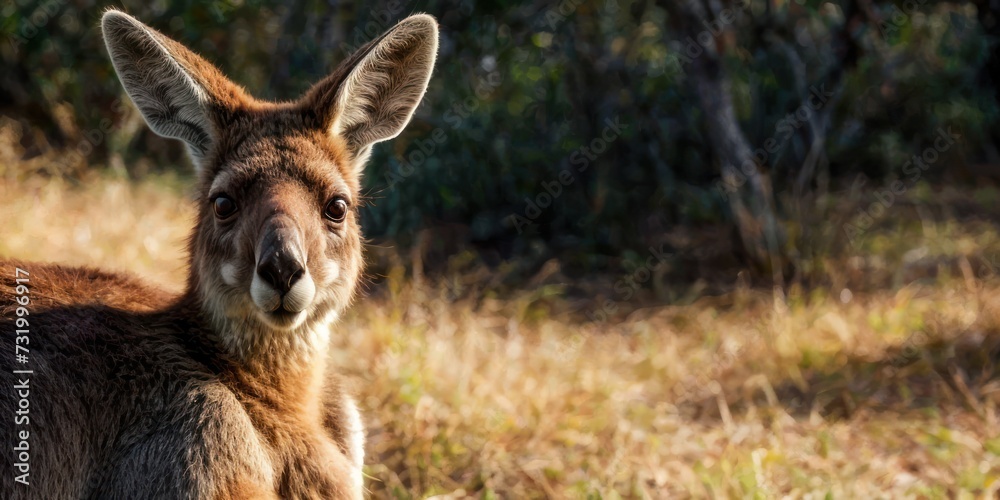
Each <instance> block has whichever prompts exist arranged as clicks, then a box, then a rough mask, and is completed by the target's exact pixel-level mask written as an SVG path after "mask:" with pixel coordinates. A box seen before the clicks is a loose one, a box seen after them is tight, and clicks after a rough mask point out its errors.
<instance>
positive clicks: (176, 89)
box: [102, 11, 438, 356]
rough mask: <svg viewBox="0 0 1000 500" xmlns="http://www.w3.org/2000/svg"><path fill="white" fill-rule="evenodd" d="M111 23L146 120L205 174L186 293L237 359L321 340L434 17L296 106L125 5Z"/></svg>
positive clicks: (346, 281)
mask: <svg viewBox="0 0 1000 500" xmlns="http://www.w3.org/2000/svg"><path fill="white" fill-rule="evenodd" d="M102 28H103V33H104V40H105V43H106V44H107V48H108V52H109V53H110V54H111V59H112V62H113V63H114V67H115V70H116V72H117V73H118V76H119V78H120V80H121V82H122V84H123V86H124V87H125V90H126V92H127V93H128V95H129V97H131V99H132V101H133V102H134V103H135V105H136V107H138V109H139V111H140V112H141V113H142V116H143V118H145V120H146V122H147V123H148V124H149V127H150V128H151V129H152V130H153V131H154V132H156V133H157V134H159V135H162V136H165V137H172V138H177V139H180V140H182V141H183V142H184V143H185V144H186V146H187V149H188V152H189V153H190V156H191V158H192V160H193V162H194V164H195V167H196V169H197V171H198V177H199V185H198V189H197V203H198V220H197V225H196V228H195V231H194V234H193V236H192V240H191V265H190V278H189V282H188V283H189V292H190V293H192V294H195V296H196V297H197V301H198V302H199V303H200V305H201V307H202V310H203V312H204V313H205V314H206V316H207V317H208V318H209V320H210V322H211V323H212V327H213V329H214V330H215V331H216V332H218V333H219V338H220V339H221V341H222V342H223V343H225V344H227V347H228V348H230V349H231V350H232V351H233V352H234V353H235V354H237V355H240V356H246V355H250V354H253V353H254V352H257V351H260V350H262V349H268V348H269V346H273V345H275V343H276V342H278V343H281V344H284V345H291V346H293V347H294V346H296V345H306V346H309V345H315V344H316V343H317V342H321V341H323V340H324V338H323V337H324V336H325V335H328V332H327V330H328V329H327V328H326V327H325V324H326V323H328V322H329V321H331V320H333V319H334V318H335V317H336V316H337V315H338V314H339V313H340V312H341V311H342V310H343V309H344V307H345V306H346V305H347V304H348V303H349V302H350V300H351V298H352V296H353V294H354V290H355V287H356V285H357V282H358V278H359V275H360V273H361V268H362V264H363V262H362V251H361V241H362V238H361V231H360V227H359V226H358V212H357V207H358V202H359V194H360V193H359V189H360V178H361V173H362V169H363V167H364V164H365V162H366V160H367V159H368V156H369V153H370V152H371V148H372V145H373V144H374V143H376V142H379V141H384V140H386V139H391V138H393V137H395V136H396V135H398V134H399V133H400V131H402V129H403V128H404V127H405V126H406V124H407V123H408V122H409V120H410V117H411V116H412V115H413V112H414V109H415V108H416V106H417V104H418V103H419V102H420V99H421V98H422V97H423V94H424V92H425V91H426V89H427V83H428V80H429V79H430V75H431V70H432V69H433V66H434V60H435V57H436V53H437V38H438V35H437V23H436V22H435V20H434V19H433V18H432V17H430V16H427V15H414V16H411V17H409V18H407V19H405V20H403V21H401V22H400V23H398V24H397V25H396V26H395V27H393V28H392V29H390V30H388V31H387V32H386V33H384V34H383V35H382V36H380V37H379V38H377V39H375V40H373V41H371V42H370V43H368V44H367V45H365V46H364V47H362V48H361V49H359V50H358V51H357V52H356V53H355V54H354V55H352V56H350V57H349V58H348V59H347V60H346V61H344V62H343V63H342V64H341V65H340V66H339V68H338V69H336V70H335V71H334V72H333V74H331V75H330V76H328V77H327V78H325V79H324V80H322V81H320V82H319V83H317V84H316V85H315V86H313V87H312V88H311V89H310V90H309V91H308V92H307V93H306V94H305V95H304V96H303V97H301V98H300V99H299V100H297V101H294V102H287V103H270V102H264V101H260V100H256V99H254V98H253V97H251V96H249V95H248V94H247V93H246V91H244V90H243V89H242V88H241V87H240V86H238V85H236V84H234V83H232V82H231V81H230V80H228V79H227V78H226V77H225V76H223V75H222V73H221V72H220V71H219V70H218V69H216V68H215V67H214V66H212V65H211V64H210V63H208V62H207V61H205V60H204V59H202V58H201V57H199V56H198V55H196V54H194V53H193V52H191V51H190V50H188V49H186V48H185V47H183V46H182V45H181V44H179V43H177V42H175V41H173V40H171V39H169V38H167V37H166V36H164V35H162V34H161V33H159V32H157V31H155V30H153V29H152V28H150V27H148V26H146V25H144V24H142V23H141V22H139V21H137V20H136V19H134V18H132V17H130V16H128V15H126V14H124V13H122V12H118V11H109V12H107V13H105V14H104V17H103V20H102Z"/></svg>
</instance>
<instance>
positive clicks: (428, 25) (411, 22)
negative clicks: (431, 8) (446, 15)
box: [399, 13, 438, 35]
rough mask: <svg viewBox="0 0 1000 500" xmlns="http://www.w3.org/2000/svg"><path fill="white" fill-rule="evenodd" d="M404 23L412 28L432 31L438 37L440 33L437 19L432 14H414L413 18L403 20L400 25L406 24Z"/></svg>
mask: <svg viewBox="0 0 1000 500" xmlns="http://www.w3.org/2000/svg"><path fill="white" fill-rule="evenodd" d="M404 23H405V24H406V25H408V26H409V27H412V28H416V29H423V30H428V31H431V32H433V33H434V34H435V35H437V32H438V22H437V19H435V18H434V16H432V15H430V14H424V13H420V14H413V15H412V16H410V17H407V18H406V19H403V20H402V21H400V22H399V24H404Z"/></svg>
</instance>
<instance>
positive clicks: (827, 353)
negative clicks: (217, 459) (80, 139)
mask: <svg viewBox="0 0 1000 500" xmlns="http://www.w3.org/2000/svg"><path fill="white" fill-rule="evenodd" d="M176 184H177V181H176V180H175V179H172V178H156V177H154V178H151V179H149V180H148V181H145V182H142V183H138V184H130V183H128V182H126V181H120V180H110V179H98V178H95V179H93V180H90V181H87V182H85V183H84V184H83V185H82V186H79V187H71V186H69V185H66V184H62V183H60V182H57V181H52V182H41V181H34V182H32V181H29V182H18V183H13V182H7V183H5V184H2V185H0V196H2V199H3V204H2V206H0V216H2V220H3V225H2V233H0V234H2V237H0V255H3V256H12V257H19V258H26V259H32V260H42V261H57V262H63V263H69V264H76V265H93V266H100V267H106V268H111V269H118V270H127V271H132V272H135V273H137V274H139V275H142V276H144V277H147V278H148V279H150V280H153V281H155V282H157V283H159V284H161V285H164V286H166V287H169V288H172V289H178V288H179V287H180V286H181V284H182V281H183V273H184V272H185V270H184V262H185V257H184V254H183V252H184V247H185V239H186V237H187V234H188V231H189V227H190V225H191V221H192V216H193V209H192V207H191V204H190V202H188V201H187V200H186V199H185V198H184V196H183V194H182V193H183V191H182V190H181V189H179V188H177V187H176ZM928 224H930V226H928ZM892 227H894V228H897V229H891V230H887V231H883V232H881V233H877V234H873V235H869V236H870V238H869V239H868V240H866V243H865V245H869V246H867V247H865V249H864V251H865V252H882V253H881V254H880V253H859V254H858V255H855V256H831V262H832V261H835V260H836V259H841V260H840V261H838V262H837V265H836V266H831V267H832V268H834V267H835V268H837V269H838V270H839V271H840V272H841V273H843V274H845V275H849V274H850V273H851V272H860V273H864V272H865V271H864V269H865V267H864V266H871V265H874V264H872V262H882V263H881V264H879V265H880V266H882V268H884V269H890V270H891V269H892V268H893V267H894V266H895V265H896V264H894V262H897V261H899V260H900V259H903V256H905V255H906V254H907V253H908V252H911V251H913V250H914V249H918V250H917V253H910V254H909V257H907V259H908V260H906V259H903V260H905V262H906V265H914V266H921V265H925V267H926V266H929V267H935V266H938V267H939V268H940V269H941V271H940V272H935V273H934V274H933V275H932V277H931V278H927V276H928V274H927V273H923V274H921V275H920V276H922V278H921V279H920V280H919V281H915V282H902V283H898V284H893V283H889V285H890V286H885V287H883V288H882V289H879V290H874V291H868V292H862V291H857V292H845V291H844V290H843V288H844V287H849V286H850V283H851V279H850V278H849V277H845V278H838V279H836V280H832V281H833V282H836V283H838V286H835V287H832V288H818V289H814V290H804V289H800V288H791V289H788V290H786V291H785V293H786V297H787V298H786V299H785V300H784V301H782V302H781V303H777V304H776V303H775V302H774V299H773V295H772V294H771V293H770V291H767V292H761V291H756V290H753V289H745V288H742V289H741V288H737V289H735V290H733V291H731V292H729V293H727V294H725V295H722V296H715V297H704V298H701V299H698V300H695V301H694V302H693V303H692V304H691V305H685V306H653V307H645V308H642V309H641V310H638V311H636V312H633V313H632V314H630V315H629V316H628V318H627V319H622V320H621V321H614V322H609V323H608V324H600V323H580V322H578V321H576V320H574V319H573V318H576V317H578V316H579V315H578V314H575V312H574V311H571V310H570V309H571V308H570V307H569V306H568V305H566V304H562V303H560V302H559V301H558V300H557V301H555V302H553V301H552V299H551V298H542V297H541V294H538V293H533V290H525V291H524V292H523V293H517V294H514V295H513V296H509V297H504V298H502V299H501V298H496V297H493V296H490V295H487V296H471V297H470V296H463V297H462V298H460V299H453V298H451V297H452V295H453V294H451V293H449V290H447V289H446V287H444V286H443V285H440V286H439V285H435V284H433V283H435V281H434V280H424V282H425V283H431V284H425V285H422V286H417V285H414V284H413V282H412V281H411V280H410V279H409V278H408V277H407V273H406V271H405V270H404V269H402V268H395V269H392V270H391V272H389V273H388V276H386V277H385V279H384V280H383V281H382V282H381V283H380V284H379V285H378V286H376V287H374V288H373V289H372V290H371V292H370V294H369V296H367V297H362V298H361V300H360V301H359V302H358V304H357V305H356V306H355V307H354V308H353V309H352V310H351V312H350V314H349V315H348V316H347V317H346V318H345V319H344V320H343V321H342V322H341V323H340V324H339V325H338V326H337V327H336V334H335V336H334V338H335V344H336V348H337V351H336V352H337V355H336V360H337V361H338V362H339V364H340V365H341V366H342V367H343V370H344V371H345V373H347V374H348V375H349V376H350V378H351V380H352V381H353V386H354V387H355V389H356V391H357V393H358V394H359V395H360V401H361V406H362V408H363V411H364V414H365V419H366V421H367V424H368V426H369V429H368V446H367V451H368V454H369V457H368V460H367V467H366V470H367V473H368V474H369V476H370V479H369V480H368V483H367V484H368V487H369V488H370V489H371V490H372V491H373V492H374V495H375V497H378V498H381V497H385V496H396V497H402V498H410V497H426V496H431V495H443V497H442V498H463V497H465V496H474V497H497V498H525V497H527V498H531V497H549V498H565V497H584V496H591V497H597V498H600V497H603V498H617V497H625V498H665V497H686V496H696V497H706V496H716V497H759V498H772V497H777V496H782V495H791V496H793V497H806V496H809V497H813V498H820V497H824V496H826V495H831V496H832V497H834V498H874V497H898V496H906V495H909V496H927V497H940V498H944V497H954V496H960V495H962V494H970V493H971V494H974V495H976V496H979V495H982V496H985V497H991V496H992V495H994V494H995V492H996V491H997V489H998V488H1000V481H998V479H1000V472H998V471H1000V424H998V421H997V414H996V406H997V401H998V399H1000V382H998V381H997V377H996V368H995V366H994V361H993V360H994V359H995V357H996V353H997V350H998V347H1000V282H998V281H997V280H996V279H995V278H994V276H993V274H990V273H985V274H984V273H980V272H979V270H978V268H977V265H975V264H969V265H968V266H965V265H962V264H961V260H962V259H966V260H968V261H972V262H980V261H982V260H988V259H989V256H990V255H991V254H990V252H991V251H992V249H993V246H994V245H995V244H996V240H997V235H996V231H995V230H994V229H992V227H991V226H989V225H988V224H984V223H968V224H960V223H957V222H954V221H945V222H926V223H924V224H912V223H910V222H906V221H901V222H900V224H899V225H898V226H892ZM930 234H933V236H930ZM943 240H946V241H943ZM876 247H877V248H878V249H881V250H876ZM920 248H926V251H924V250H919V249H920ZM859 255H861V256H862V257H859ZM851 259H855V260H856V259H862V261H863V262H864V263H865V264H864V266H861V267H856V268H852V266H853V265H854V264H851V262H852V260H851ZM880 259H881V260H880ZM942 262H943V263H944V264H940V263H942ZM852 269H853V270H852ZM994 274H995V273H994ZM893 276H895V275H893ZM896 280H897V279H896V278H894V279H893V280H891V281H896ZM442 283H443V281H442ZM841 284H842V285H843V286H841ZM541 300H544V301H546V307H535V304H536V302H538V301H541ZM539 311H544V312H545V314H540V313H539ZM963 492H964V493H963Z"/></svg>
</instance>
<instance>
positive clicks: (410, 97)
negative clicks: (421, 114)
mask: <svg viewBox="0 0 1000 500" xmlns="http://www.w3.org/2000/svg"><path fill="white" fill-rule="evenodd" d="M437 48H438V28H437V21H435V20H434V18H433V17H431V16H428V15H426V14H416V15H413V16H410V17H408V18H406V19H404V20H402V21H400V22H399V23H398V24H397V25H396V26H393V27H392V28H390V29H389V30H388V31H386V32H385V33H384V34H383V35H382V36H380V37H378V38H377V39H375V40H372V41H371V42H369V43H368V44H367V45H365V46H363V47H362V48H360V49H358V51H357V52H355V53H354V54H353V55H352V56H351V57H350V58H348V60H346V61H344V62H343V63H341V65H340V67H338V69H337V70H336V71H335V72H334V73H333V75H331V76H329V77H327V78H326V79H324V80H322V81H320V82H319V83H317V84H316V85H314V86H313V88H311V89H310V90H309V92H308V93H307V94H306V96H305V98H304V105H305V107H306V108H307V109H310V110H312V111H313V112H314V113H315V114H317V115H319V116H320V117H321V120H322V125H323V126H324V127H325V128H326V129H327V131H328V132H329V133H330V134H331V135H333V136H335V137H339V138H341V139H343V140H344V142H345V143H346V144H347V149H348V151H349V152H350V154H351V157H352V158H353V160H354V161H355V163H356V164H357V165H358V166H359V167H360V166H363V164H364V163H365V161H366V160H367V158H368V155H369V153H370V152H371V147H372V144H375V143H376V142H380V141H384V140H387V139H392V138H393V137H396V136H397V135H399V133H400V132H402V130H403V128H404V127H406V124H407V123H409V121H410V118H411V117H412V116H413V111H414V110H415V109H416V108H417V105H418V104H420V99H422V98H423V96H424V92H426V91H427V83H428V82H429V81H430V78H431V71H432V70H433V69H434V60H435V59H436V58H437Z"/></svg>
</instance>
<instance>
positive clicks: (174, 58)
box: [0, 10, 438, 499]
mask: <svg viewBox="0 0 1000 500" xmlns="http://www.w3.org/2000/svg"><path fill="white" fill-rule="evenodd" d="M101 27H102V31H103V36H104V40H105V43H106V45H107V49H108V52H109V53H110V56H111V60H112V63H113V65H114V68H115V71H116V72H117V74H118V77H119V79H120V80H121V82H122V84H123V86H124V87H125V90H126V92H127V93H128V95H129V97H130V98H131V100H132V102H133V103H134V104H135V105H136V107H137V108H138V109H139V111H140V112H141V114H142V116H143V118H144V119H145V120H146V123H147V124H148V125H149V127H150V128H151V129H152V130H153V131H154V132H156V133H157V134H159V135H162V136H165V137H171V138H176V139H180V140H181V141H183V142H184V144H185V145H186V147H187V150H188V152H189V155H190V157H191V159H192V162H193V163H194V165H195V169H196V171H197V179H198V181H197V189H196V195H195V199H196V203H197V209H198V210H197V214H198V215H197V220H196V223H195V227H194V230H193V233H192V235H191V238H190V242H189V254H190V255H189V266H188V269H189V270H188V276H187V281H186V287H185V291H184V292H183V293H181V294H180V295H179V296H171V295H169V294H166V293H164V292H161V291H158V290H156V289H154V288H152V287H149V286H146V285H144V284H142V283H141V282H140V281H138V280H137V279H135V278H133V277H131V276H128V275H123V274H112V273H107V272H102V271H99V270H95V269H86V268H68V267H63V266H59V265H50V264H33V263H28V262H21V261H13V260H2V261H0V273H2V278H0V318H2V319H0V331H2V332H3V338H4V345H6V346H7V347H8V348H9V351H7V349H5V353H4V354H3V356H4V358H5V359H4V363H3V366H5V369H4V370H2V374H0V383H2V386H3V387H2V389H0V412H2V413H3V416H2V418H0V429H2V434H3V447H4V450H5V451H4V452H3V457H4V458H3V463H4V475H5V476H6V477H5V479H4V481H6V482H7V484H6V485H5V486H4V488H3V489H4V491H8V492H11V495H10V496H7V495H4V496H7V497H8V498H10V497H15V498H18V497H20V498H46V499H47V498H122V499H132V498H199V499H201V498H204V499H244V498H362V497H363V494H364V487H363V482H362V464H363V458H364V446H363V435H364V430H363V428H362V421H361V418H360V415H359V411H358V409H357V406H356V404H355V403H354V401H353V400H352V399H351V398H350V397H349V396H348V395H347V394H346V393H345V391H344V390H343V389H342V386H341V384H340V383H339V382H338V379H337V377H336V374H335V373H334V371H333V368H334V367H332V366H330V363H329V362H328V360H327V350H328V346H329V339H330V335H331V332H330V325H331V324H332V323H333V322H334V321H335V320H336V319H337V318H338V316H339V315H340V314H341V313H342V311H343V310H344V309H345V308H346V307H347V306H348V304H349V303H350V302H351V301H352V298H353V296H354V293H355V287H356V285H357V283H358V279H359V276H360V274H361V272H362V266H363V259H362V246H361V245H362V237H361V234H360V228H359V220H358V211H357V207H358V203H359V196H360V193H359V191H360V178H361V174H362V169H363V167H364V165H365V162H366V161H367V159H368V157H369V155H370V153H371V148H372V145H373V144H375V143H377V142H380V141H384V140H387V139H391V138H393V137H396V136H397V135H398V134H399V133H400V131H401V130H402V129H403V128H404V127H405V126H406V124H407V123H408V122H409V121H410V118H411V116H412V115H413V112H414V110H415V108H416V106H417V104H418V103H419V102H420V100H421V99H422V97H423V95H424V93H425V92H426V89H427V84H428V81H429V79H430V76H431V72H432V70H433V67H434V62H435V58H436V56H437V45H438V30H437V23H436V21H435V20H434V18H433V17H431V16H428V15H424V14H418V15H413V16H411V17H408V18H406V19H405V20H403V21H401V22H399V23H398V24H396V25H395V26H394V27H392V28H391V29H389V30H388V31H387V32H386V33H384V34H382V35H381V36H380V37H378V38H377V39H375V40H372V41H371V42H370V43H368V44H367V45H365V46H363V47H361V48H360V49H359V50H358V51H357V52H356V53H354V54H353V55H351V56H350V57H348V58H347V59H346V60H345V61H344V62H343V63H342V64H341V65H340V66H339V67H338V68H337V69H336V70H335V71H334V72H333V73H332V74H331V75H330V76H328V77H326V78H325V79H323V80H321V81H320V82H319V83H317V84H316V85H314V86H313V87H312V88H311V89H310V90H308V91H307V92H306V93H305V95H304V96H302V97H301V98H300V99H298V100H296V101H293V102H282V103H272V102H265V101H261V100H257V99H254V98H253V97H251V96H250V95H248V93H247V92H246V91H245V90H244V89H243V88H241V87H240V86H238V85H236V84H234V83H232V82H231V81H230V80H228V79H227V78H226V77H225V76H223V74H222V73H221V72H220V71H219V70H218V69H216V68H215V67H214V66H212V65H211V64H210V63H209V62H207V61H206V60H205V59H203V58H201V57H199V56H198V55H196V54H194V53H193V52H191V51H189V50H188V49H186V48H185V47H183V46H182V45H181V44H179V43H178V42H175V41H173V40H171V39H170V38H167V37H166V36H164V35H162V34H161V33H159V32H157V31H155V30H154V29H152V28H150V27H148V26H146V25H144V24H143V23H141V22H139V21H138V20H136V19H134V18H133V17H131V16H129V15H127V14H125V13H123V12H120V11H117V10H110V11H107V12H106V13H105V14H104V15H103V18H102V20H101ZM22 271H23V272H24V273H27V274H22ZM15 276H16V277H17V278H21V280H20V281H18V280H17V279H16V277H15ZM19 285H23V287H20V288H19ZM15 290H17V291H15ZM23 297H27V299H25V298H23ZM15 330H18V333H17V336H18V340H17V345H22V344H23V346H22V347H24V348H25V350H24V352H26V357H27V363H25V364H19V363H16V362H15V361H14V354H13V353H14V347H15V342H14V336H15V333H14V332H15ZM345 333H346V332H345ZM21 337H24V339H22V338H21ZM8 352H9V354H8ZM8 360H9V361H8ZM22 362H23V361H22ZM14 371H30V372H31V373H30V374H25V373H24V372H21V373H13V372H14ZM14 387H19V388H21V391H20V392H19V390H18V389H14ZM29 393H30V394H29ZM26 402H27V403H26ZM26 404H27V406H26ZM19 409H20V410H21V413H17V411H18V410H19ZM15 415H17V416H18V417H21V416H24V417H26V418H27V419H30V422H27V421H24V420H18V419H15ZM15 422H17V423H15ZM26 433H27V434H26ZM22 441H24V443H21V442H22ZM21 444H23V446H21ZM25 446H27V447H28V448H30V451H26V452H25V453H24V454H23V455H22V454H20V452H18V451H16V450H15V451H12V448H14V447H21V448H24V447H25ZM29 455H30V458H29V462H28V463H29V464H30V465H28V466H26V465H25V464H24V463H23V462H24V459H25V458H28V457H29ZM17 464H20V465H17ZM18 467H21V468H27V467H30V475H24V476H22V477H21V478H20V479H18V480H17V481H16V482H15V479H14V476H16V475H19V474H21V472H20V471H21V470H22V469H19V468H18ZM23 483H29V484H27V485H25V484H23Z"/></svg>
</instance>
